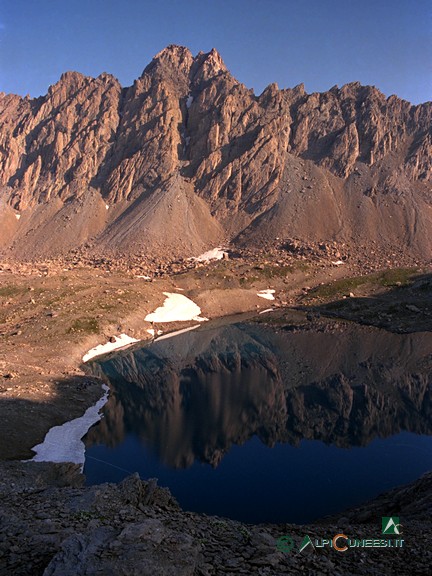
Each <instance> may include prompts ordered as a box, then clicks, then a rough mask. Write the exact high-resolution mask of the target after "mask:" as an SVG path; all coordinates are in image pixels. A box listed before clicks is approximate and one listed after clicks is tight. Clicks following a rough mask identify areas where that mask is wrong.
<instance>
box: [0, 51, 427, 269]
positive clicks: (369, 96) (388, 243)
mask: <svg viewBox="0 0 432 576" xmlns="http://www.w3.org/2000/svg"><path fill="white" fill-rule="evenodd" d="M431 118H432V104H431V103H426V104H422V105H419V106H412V105H411V104H410V103H408V102H406V101H404V100H401V99H399V98H398V97H397V96H390V97H389V98H386V97H385V96H384V95H383V94H382V93H381V92H379V90H377V89H376V88H374V87H370V86H361V85H360V84H359V83H357V82H355V83H351V84H347V85H345V86H343V87H342V88H338V87H334V88H332V89H331V90H329V91H328V92H324V93H314V94H307V93H306V92H305V90H304V87H303V86H297V87H296V88H293V89H284V90H279V88H278V87H277V85H276V84H271V85H270V86H268V87H267V88H266V89H265V90H264V92H263V93H262V94H261V95H260V96H256V95H255V94H254V93H253V91H252V90H249V89H248V88H246V87H245V86H244V85H243V84H241V83H240V82H238V81H237V80H236V79H235V78H234V77H233V76H232V75H231V74H230V72H229V71H228V70H227V68H226V66H225V64H224V62H223V60H222V58H221V56H220V54H219V53H218V52H217V51H216V50H215V49H212V50H211V51H210V52H208V53H203V52H200V53H199V54H198V55H197V56H195V57H194V56H193V55H192V53H191V52H190V51H189V50H188V48H185V47H182V46H174V45H171V46H168V47H167V48H165V49H164V50H162V51H161V52H159V53H158V54H157V55H156V56H155V57H154V59H153V60H152V62H151V63H150V64H149V65H148V66H147V67H146V68H145V69H144V72H143V73H142V75H141V76H140V78H138V79H137V80H136V81H135V82H134V84H133V85H132V86H131V87H129V88H122V87H121V86H120V84H119V82H118V81H117V80H116V79H115V78H114V77H113V76H111V75H109V74H101V75H100V76H99V77H98V78H89V77H86V76H83V75H82V74H79V73H77V72H66V73H65V74H63V75H62V77H61V78H60V80H59V81H58V82H57V83H56V84H55V85H53V86H51V87H50V88H49V90H48V93H47V95H46V96H43V97H40V98H35V99H29V98H22V97H20V96H16V95H6V94H0V178H1V181H0V206H1V211H0V250H2V251H3V253H5V254H9V255H15V256H17V257H23V258H28V257H34V256H47V255H55V254H63V253H66V252H68V251H69V250H71V249H75V248H78V247H80V246H82V245H84V244H85V245H86V246H87V247H91V249H92V250H94V251H96V252H97V251H104V252H106V251H111V252H112V253H113V254H115V253H122V254H127V253H131V252H134V253H136V252H137V251H138V252H142V253H147V254H150V253H151V254H153V255H157V254H167V255H170V256H180V255H181V256H189V255H194V254H195V255H196V254H197V253H199V252H200V251H203V250H204V249H205V248H207V247H210V246H212V245H214V244H215V243H218V242H220V241H221V240H225V241H226V240H232V241H234V242H238V243H243V244H255V245H256V244H260V243H261V242H263V241H266V242H271V241H273V240H274V239H275V238H276V237H278V238H281V237H282V238H284V237H297V238H299V239H303V240H314V241H323V242H325V241H329V240H334V239H338V240H339V241H343V242H346V243H347V244H349V245H351V246H352V247H353V249H358V248H359V246H360V245H367V244H368V243H370V242H373V243H374V244H375V245H376V246H379V247H380V248H381V249H382V250H384V251H386V252H389V253H390V252H392V251H395V250H397V251H399V252H400V251H404V252H405V253H409V254H411V255H413V256H414V257H418V258H424V259H426V258H430V254H431V249H432V207H431V203H432V192H431V181H432V130H431Z"/></svg>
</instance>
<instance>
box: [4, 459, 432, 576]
mask: <svg viewBox="0 0 432 576" xmlns="http://www.w3.org/2000/svg"><path fill="white" fill-rule="evenodd" d="M82 480H83V478H82V476H80V475H79V473H78V470H77V467H74V466H72V465H51V464H46V463H27V464H22V463H18V462H9V463H2V464H1V482H0V574H1V575H2V576H3V575H4V576H9V575H10V574H14V576H24V575H25V576H27V575H32V576H37V575H43V576H84V575H87V576H88V575H93V574H103V575H111V574H112V575H116V576H117V575H125V576H126V575H128V576H129V575H136V576H138V575H139V576H154V575H160V576H165V575H173V576H174V575H175V576H177V575H191V576H192V575H213V574H225V575H228V574H230V575H234V574H257V575H262V576H264V575H266V576H267V575H270V574H271V575H282V574H310V575H321V574H351V575H363V574H376V575H378V574H379V575H382V574H390V573H392V572H393V571H395V570H397V573H398V574H416V575H421V574H425V575H426V574H428V573H429V572H428V570H429V567H430V562H431V561H432V554H431V551H430V546H429V544H430V541H431V533H432V525H431V511H432V495H431V494H432V490H431V488H432V474H428V475H425V476H424V477H423V478H421V479H420V480H418V481H417V482H415V483H413V484H412V485H410V486H408V487H403V488H400V489H395V490H393V491H391V492H389V493H388V494H385V495H383V496H382V497H380V498H378V499H377V500H376V501H374V502H372V503H370V504H368V505H365V506H362V507H361V508H359V509H358V510H353V511H350V512H346V513H344V514H343V517H342V516H341V517H339V518H329V519H325V520H323V521H321V522H317V523H315V524H313V525H308V526H297V525H279V526H276V525H257V526H253V525H245V524H241V523H239V522H235V521H231V520H227V519H222V518H217V517H208V516H204V515H199V514H193V513H189V512H185V511H183V510H181V509H180V508H179V506H178V504H177V503H176V502H175V500H174V499H173V498H172V496H171V494H170V493H169V491H168V490H166V489H163V488H159V487H158V486H157V485H156V482H155V481H151V480H150V481H149V482H143V481H141V480H140V479H139V477H138V476H137V475H133V476H130V477H129V478H127V479H126V480H124V481H123V482H122V483H120V484H118V485H115V484H102V485H98V486H91V487H82V486H79V484H80V483H82ZM65 484H66V486H65ZM251 505H253V503H252V504H251ZM392 514H394V515H396V514H397V515H399V516H400V517H401V522H402V523H403V538H404V539H405V546H404V547H403V548H400V549H395V548H392V549H389V548H376V549H375V548H353V549H350V550H348V551H347V552H346V553H342V552H337V551H336V550H333V549H331V548H317V549H315V551H314V552H312V551H310V552H307V551H305V552H302V553H300V552H299V551H298V545H299V544H300V542H301V541H302V540H303V538H304V536H305V535H306V534H307V535H309V536H310V537H311V539H315V538H319V539H321V538H330V539H331V538H333V536H334V535H336V534H337V533H340V532H343V533H344V534H346V535H348V536H349V537H353V538H354V537H355V538H366V539H367V538H383V536H381V535H380V532H381V516H390V515H392ZM284 535H289V536H291V537H292V538H293V540H294V542H295V548H294V549H293V550H292V551H291V552H284V551H282V550H280V549H279V548H280V546H278V539H279V538H280V537H281V536H284Z"/></svg>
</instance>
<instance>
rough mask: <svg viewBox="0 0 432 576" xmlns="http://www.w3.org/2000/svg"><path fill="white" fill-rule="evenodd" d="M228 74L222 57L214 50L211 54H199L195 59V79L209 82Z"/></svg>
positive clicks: (192, 72)
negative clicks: (225, 73)
mask: <svg viewBox="0 0 432 576" xmlns="http://www.w3.org/2000/svg"><path fill="white" fill-rule="evenodd" d="M224 72H228V69H227V67H226V66H225V63H224V61H223V60H222V56H221V55H220V54H219V52H218V51H217V50H216V48H212V49H211V50H210V52H199V53H198V55H197V56H196V57H195V58H194V64H193V68H192V70H191V75H192V77H193V78H194V79H201V80H209V79H210V78H213V77H215V76H218V75H219V74H223V73H224Z"/></svg>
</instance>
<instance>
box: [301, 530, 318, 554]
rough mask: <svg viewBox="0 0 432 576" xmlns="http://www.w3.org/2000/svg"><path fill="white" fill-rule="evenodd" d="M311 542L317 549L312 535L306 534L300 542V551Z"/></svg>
mask: <svg viewBox="0 0 432 576" xmlns="http://www.w3.org/2000/svg"><path fill="white" fill-rule="evenodd" d="M309 544H310V545H311V546H312V548H313V549H314V550H315V546H314V545H313V542H312V540H311V539H310V536H308V535H307V534H306V536H305V537H304V538H303V540H302V543H301V544H300V548H299V552H303V550H304V549H305V548H306V547H307V546H309Z"/></svg>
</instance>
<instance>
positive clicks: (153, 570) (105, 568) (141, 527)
mask: <svg viewBox="0 0 432 576" xmlns="http://www.w3.org/2000/svg"><path fill="white" fill-rule="evenodd" d="M198 550H199V546H197V545H196V544H194V542H193V539H192V538H191V537H190V536H189V535H187V534H179V533H177V532H174V531H173V530H170V529H167V528H166V527H165V526H164V525H163V523H162V522H161V521H159V520H155V519H148V520H145V521H144V522H139V523H134V524H128V525H127V526H126V527H125V528H124V529H123V530H122V531H121V532H120V533H118V531H116V530H114V529H113V528H109V527H105V526H103V527H100V528H97V529H96V530H94V531H92V532H91V533H90V534H87V535H85V536H83V535H79V534H78V535H73V536H71V537H70V538H68V539H66V540H65V541H64V542H63V544H62V548H61V551H60V552H58V553H57V554H56V555H55V556H54V558H53V559H52V560H51V562H50V563H49V565H48V566H47V568H46V570H45V571H44V573H43V574H44V576H86V575H87V574H106V575H107V576H111V575H112V576H117V575H118V576H123V575H124V576H155V575H160V576H177V575H179V576H189V575H192V574H194V573H195V568H196V565H197V557H198Z"/></svg>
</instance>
